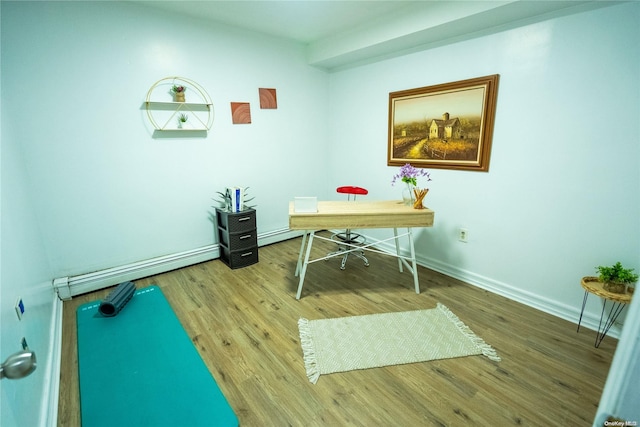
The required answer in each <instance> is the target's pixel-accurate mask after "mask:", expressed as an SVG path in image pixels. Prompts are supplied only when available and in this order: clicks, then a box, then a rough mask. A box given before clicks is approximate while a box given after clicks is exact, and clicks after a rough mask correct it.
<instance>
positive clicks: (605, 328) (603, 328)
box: [595, 299, 626, 348]
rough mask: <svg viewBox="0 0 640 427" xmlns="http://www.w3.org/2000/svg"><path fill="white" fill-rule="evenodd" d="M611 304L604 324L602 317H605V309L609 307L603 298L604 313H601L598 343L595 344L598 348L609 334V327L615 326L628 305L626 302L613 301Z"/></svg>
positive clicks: (597, 336)
mask: <svg viewBox="0 0 640 427" xmlns="http://www.w3.org/2000/svg"><path fill="white" fill-rule="evenodd" d="M611 304H612V306H611V308H610V309H609V314H608V316H607V321H606V322H605V323H604V325H603V324H602V319H603V317H604V311H605V309H606V308H607V300H606V299H603V303H602V313H601V314H600V323H599V324H598V335H596V344H595V346H596V348H598V347H600V343H601V342H602V340H603V339H604V337H605V336H606V335H607V332H609V329H610V328H611V326H613V324H614V323H615V321H616V319H617V318H618V316H619V315H620V313H622V311H623V310H624V308H625V307H626V304H622V303H619V302H613V301H612V302H611Z"/></svg>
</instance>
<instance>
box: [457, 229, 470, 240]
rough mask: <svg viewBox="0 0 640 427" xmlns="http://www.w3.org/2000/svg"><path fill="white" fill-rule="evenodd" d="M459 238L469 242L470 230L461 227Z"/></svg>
mask: <svg viewBox="0 0 640 427" xmlns="http://www.w3.org/2000/svg"><path fill="white" fill-rule="evenodd" d="M458 240H460V241H461V242H463V243H467V242H468V241H469V232H468V231H467V229H466V228H461V229H459V230H458Z"/></svg>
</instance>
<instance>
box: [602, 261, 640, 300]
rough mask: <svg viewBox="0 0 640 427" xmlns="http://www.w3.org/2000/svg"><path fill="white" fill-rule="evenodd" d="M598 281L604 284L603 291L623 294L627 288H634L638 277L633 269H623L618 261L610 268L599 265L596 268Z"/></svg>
mask: <svg viewBox="0 0 640 427" xmlns="http://www.w3.org/2000/svg"><path fill="white" fill-rule="evenodd" d="M596 271H597V272H598V274H599V276H598V280H599V281H601V282H602V283H603V284H604V289H605V290H607V291H609V292H615V293H618V294H624V293H625V292H627V290H628V289H629V288H635V283H636V282H637V281H638V275H637V274H636V273H634V272H633V271H634V269H633V268H624V267H623V266H622V264H621V263H620V261H618V262H616V263H615V264H614V265H612V266H603V265H599V266H598V267H596Z"/></svg>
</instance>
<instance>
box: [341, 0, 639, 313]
mask: <svg viewBox="0 0 640 427" xmlns="http://www.w3.org/2000/svg"><path fill="white" fill-rule="evenodd" d="M638 22H640V4H638V3H631V4H625V5H621V6H613V7H608V8H605V9H602V10H597V11H592V12H587V13H582V14H577V15H572V16H567V17H562V18H558V19H553V20H549V21H545V22H541V23H537V24H533V25H529V26H525V27H522V28H518V29H513V30H509V31H505V32H502V33H498V34H495V35H491V36H486V37H481V38H478V39H474V40H470V41H465V42H460V43H457V44H453V45H449V46H446V47H441V48H437V49H432V50H429V51H423V52H419V53H415V54H411V55H407V56H403V57H400V58H395V59H390V60H386V61H381V62H378V63H375V64H372V65H367V66H363V67H359V68H354V69H350V70H346V71H343V72H338V73H335V74H332V75H331V81H330V85H331V89H330V96H331V101H330V109H329V110H330V112H331V117H330V122H331V123H332V127H331V131H332V134H331V138H330V145H329V152H330V161H329V168H330V173H329V177H330V182H329V184H330V187H333V186H337V185H339V184H344V183H354V184H358V185H362V186H364V187H367V188H369V189H370V190H373V191H371V193H370V195H369V196H368V197H369V198H377V199H388V198H394V197H395V198H399V197H400V196H401V191H402V188H401V187H399V186H397V187H392V186H391V185H390V182H391V178H392V176H393V175H394V174H395V173H397V171H398V168H397V167H388V166H386V156H387V129H388V96H389V92H393V91H399V90H404V89H411V88H416V87H422V86H429V85H434V84H439V83H446V82H452V81H456V80H463V79H467V78H473V77H480V76H485V75H490V74H500V83H499V90H498V102H497V111H496V123H495V132H494V137H493V149H492V155H491V164H490V170H489V172H488V173H481V172H466V171H451V170H439V169H433V170H431V172H432V178H433V181H432V182H430V183H429V185H428V187H429V188H430V192H429V194H428V195H427V198H426V204H427V205H428V206H429V207H431V208H432V209H434V210H435V212H436V216H435V226H434V227H433V229H429V230H424V231H422V232H421V233H420V235H419V237H418V243H417V244H418V248H417V252H418V257H419V258H421V259H422V262H423V263H424V264H426V265H428V266H431V267H433V268H435V269H437V270H440V271H444V272H447V273H448V274H451V275H454V276H456V277H460V278H463V279H465V280H468V281H470V282H472V283H475V284H477V285H479V286H483V287H485V288H487V289H491V290H494V291H497V292H500V293H502V294H505V295H508V296H511V297H512V298H515V299H518V300H521V301H524V302H527V303H528V304H531V305H533V306H537V307H539V308H542V309H544V310H546V311H549V312H552V313H554V314H557V315H560V316H562V317H566V318H568V319H570V320H572V321H574V322H575V321H577V315H578V312H579V309H580V304H581V302H582V295H583V293H582V290H581V287H580V278H581V277H582V276H587V275H595V270H594V267H595V266H597V265H600V264H612V263H614V262H615V261H618V260H620V261H621V262H623V263H624V264H626V265H629V266H632V267H635V268H636V269H640V238H639V237H640V222H639V221H638V218H639V217H640V172H639V168H638V167H637V163H638V159H640V144H639V139H640V120H639V118H640V91H639V89H638V87H639V86H638V84H639V83H638V76H639V75H640V53H639V51H638V49H635V48H631V49H628V48H624V47H623V46H625V45H627V46H636V45H637V44H638V42H640V31H639V29H638V26H637V23H638ZM345 157H347V158H354V159H357V161H355V162H352V166H351V167H350V168H348V169H347V170H344V169H343V168H342V167H341V161H342V159H344V158H345ZM338 177H339V178H338ZM419 183H420V182H419ZM423 184H425V183H424V182H423ZM460 227H465V228H467V229H468V232H469V242H468V243H461V242H459V241H458V240H457V230H458V229H459V228H460ZM600 307H601V306H600V304H599V301H598V299H597V298H595V297H592V298H591V299H590V301H589V304H588V306H587V309H588V311H587V318H588V319H590V320H591V322H593V321H595V318H596V317H598V318H599V315H600ZM596 325H597V323H596Z"/></svg>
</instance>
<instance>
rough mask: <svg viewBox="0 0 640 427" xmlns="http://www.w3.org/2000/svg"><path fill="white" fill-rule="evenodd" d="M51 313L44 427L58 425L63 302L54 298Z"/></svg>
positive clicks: (41, 414)
mask: <svg viewBox="0 0 640 427" xmlns="http://www.w3.org/2000/svg"><path fill="white" fill-rule="evenodd" d="M52 306H53V310H52V313H51V331H50V336H51V342H50V349H49V360H48V362H47V366H45V374H44V378H45V380H44V388H43V390H44V391H45V393H44V394H43V398H42V399H43V401H42V405H41V408H42V409H41V413H40V425H41V426H42V427H56V426H57V425H58V402H59V399H60V367H61V364H62V306H63V304H62V300H60V298H58V297H56V296H55V295H54V296H53V302H52Z"/></svg>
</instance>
